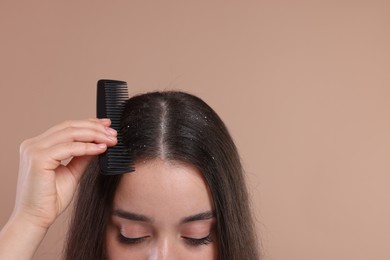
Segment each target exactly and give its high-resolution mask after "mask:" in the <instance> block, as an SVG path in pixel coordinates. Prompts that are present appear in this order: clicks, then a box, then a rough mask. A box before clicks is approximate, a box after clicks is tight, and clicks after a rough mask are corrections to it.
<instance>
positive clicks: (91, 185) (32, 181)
mask: <svg viewBox="0 0 390 260" xmlns="http://www.w3.org/2000/svg"><path fill="white" fill-rule="evenodd" d="M121 124H122V128H121V134H122V136H123V139H124V143H125V144H127V145H128V148H129V151H130V153H131V157H132V158H133V159H134V165H135V172H131V173H126V174H123V175H119V176H103V175H101V174H99V168H98V164H97V163H96V159H92V158H93V157H94V156H95V155H98V154H100V153H103V152H104V151H105V150H106V148H107V146H113V145H115V144H116V142H117V140H116V135H117V133H116V132H115V130H113V129H110V128H108V126H109V125H110V121H109V120H97V119H90V120H82V121H70V122H66V123H63V124H60V125H57V126H55V127H53V128H51V129H49V130H48V131H46V132H45V133H44V134H42V135H41V136H38V137H36V138H33V139H30V140H27V141H25V142H24V143H23V144H22V145H21V165H20V173H19V174H20V178H19V182H18V191H17V200H16V206H15V210H14V212H13V214H12V217H11V218H10V221H9V222H8V223H7V225H6V226H5V227H4V228H3V230H2V234H1V237H0V241H1V243H2V244H3V243H4V241H6V242H5V243H6V244H7V246H4V244H3V246H1V245H0V258H1V259H3V258H2V257H3V256H4V259H29V258H31V257H32V255H33V254H34V252H35V250H36V248H37V247H38V245H39V243H40V241H41V240H42V238H43V237H44V235H45V233H46V231H47V229H48V228H49V227H50V225H51V224H52V223H53V222H54V220H55V218H56V217H57V216H58V215H59V214H60V213H61V212H62V211H63V210H64V209H65V208H66V207H67V205H68V204H69V202H70V201H71V199H72V196H73V194H74V193H75V190H76V187H77V185H78V183H79V182H80V184H79V188H78V196H77V200H76V204H75V210H74V216H73V218H72V223H71V226H70V230H69V234H68V240H67V244H66V248H65V252H64V254H65V259H69V260H70V259H72V260H74V259H84V260H85V259H91V260H92V259H224V260H225V259H226V260H229V259H232V260H235V259H240V260H241V259H259V254H258V249H257V247H256V244H257V242H256V238H255V232H254V230H255V229H254V226H253V222H252V219H251V214H250V209H249V203H248V195H247V190H246V187H245V182H244V178H243V173H242V168H241V164H240V161H239V157H238V154H237V150H236V147H235V145H234V143H233V141H232V139H231V137H230V135H229V133H228V131H227V129H226V127H225V125H224V124H223V122H222V121H221V120H220V118H219V117H218V115H217V114H216V113H215V112H214V111H213V110H212V109H211V108H210V107H209V106H208V105H207V104H206V103H204V102H203V101H202V100H200V99H199V98H197V97H195V96H192V95H189V94H186V93H182V92H169V91H167V92H154V93H148V94H143V95H139V96H135V97H132V98H130V99H129V100H128V101H127V103H126V106H125V109H124V112H123V115H122V120H121ZM71 156H74V158H73V159H72V161H71V162H70V163H69V164H68V165H67V166H63V165H61V164H60V163H61V160H64V159H67V158H70V157H71ZM88 164H89V167H88V169H87V171H85V168H86V167H87V165H88ZM84 171H85V174H84V175H83V174H82V173H83V172H84ZM80 179H81V180H80ZM79 180H80V181H79ZM15 238H16V239H15ZM18 249H19V250H18ZM21 249H23V253H22V254H23V257H24V258H17V257H18V256H19V257H20V254H19V252H20V251H21ZM15 252H18V253H15ZM13 254H15V255H13Z"/></svg>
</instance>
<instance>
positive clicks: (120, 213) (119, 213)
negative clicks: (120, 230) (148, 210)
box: [112, 209, 153, 223]
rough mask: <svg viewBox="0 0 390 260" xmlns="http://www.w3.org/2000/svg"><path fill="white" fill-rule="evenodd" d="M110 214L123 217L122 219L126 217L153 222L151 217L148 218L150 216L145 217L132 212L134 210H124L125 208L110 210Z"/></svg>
mask: <svg viewBox="0 0 390 260" xmlns="http://www.w3.org/2000/svg"><path fill="white" fill-rule="evenodd" d="M112 215H113V216H117V217H120V218H124V219H127V220H133V221H142V222H147V223H152V222H153V220H152V218H150V217H147V216H145V215H141V214H137V213H134V212H129V211H125V210H122V209H116V210H114V211H113V212H112Z"/></svg>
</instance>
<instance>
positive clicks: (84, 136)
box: [39, 127, 117, 148]
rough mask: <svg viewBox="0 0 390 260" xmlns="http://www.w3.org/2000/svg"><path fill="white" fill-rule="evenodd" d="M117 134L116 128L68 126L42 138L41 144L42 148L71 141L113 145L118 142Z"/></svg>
mask: <svg viewBox="0 0 390 260" xmlns="http://www.w3.org/2000/svg"><path fill="white" fill-rule="evenodd" d="M116 135H117V133H116V131H115V130H111V129H106V128H103V129H94V128H81V127H67V128H64V129H62V130H59V131H57V132H54V133H52V134H50V135H48V136H46V138H44V139H41V140H40V142H39V146H40V147H41V148H48V147H52V146H55V145H57V144H60V143H69V142H88V143H92V142H93V143H105V144H107V145H109V146H113V145H115V144H116V142H117V139H116Z"/></svg>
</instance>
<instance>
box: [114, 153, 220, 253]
mask: <svg viewBox="0 0 390 260" xmlns="http://www.w3.org/2000/svg"><path fill="white" fill-rule="evenodd" d="M135 169H136V171H135V172H132V173H129V174H125V175H123V176H122V179H121V182H120V184H119V186H118V189H117V191H116V194H115V197H114V201H113V213H112V216H111V218H110V221H109V224H108V226H107V233H106V241H107V242H106V249H107V256H108V259H115V260H120V259H137V260H138V259H159V260H161V259H170V260H173V259H186V260H191V259H197V260H198V259H204V260H208V259H210V260H211V259H217V241H216V240H217V238H216V234H215V224H216V223H215V221H216V220H215V216H214V208H213V203H212V198H211V195H210V192H209V190H208V187H207V185H206V183H205V180H204V179H203V176H202V174H201V173H200V172H199V171H198V170H197V169H196V168H195V167H193V166H191V165H188V164H182V163H177V162H167V161H163V160H160V159H156V160H151V161H145V162H140V163H137V164H136V165H135Z"/></svg>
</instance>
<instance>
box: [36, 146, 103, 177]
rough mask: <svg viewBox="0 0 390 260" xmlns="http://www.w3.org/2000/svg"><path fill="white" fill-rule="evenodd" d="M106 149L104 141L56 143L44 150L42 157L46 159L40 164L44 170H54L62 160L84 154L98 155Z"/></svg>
mask: <svg viewBox="0 0 390 260" xmlns="http://www.w3.org/2000/svg"><path fill="white" fill-rule="evenodd" d="M106 149H107V144H104V143H101V144H94V143H82V142H70V143H61V144H57V145H55V146H53V147H51V148H49V149H46V150H45V151H44V155H43V157H46V158H47V160H46V161H45V162H44V164H45V165H42V167H43V168H44V169H46V170H54V169H56V168H57V167H58V165H59V164H60V162H61V161H62V160H66V159H69V158H71V157H79V156H85V155H98V154H101V153H104V152H105V151H106ZM72 166H73V167H74V166H75V163H73V164H71V167H72ZM67 167H68V166H67ZM68 168H69V167H68ZM74 169H75V168H74Z"/></svg>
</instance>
